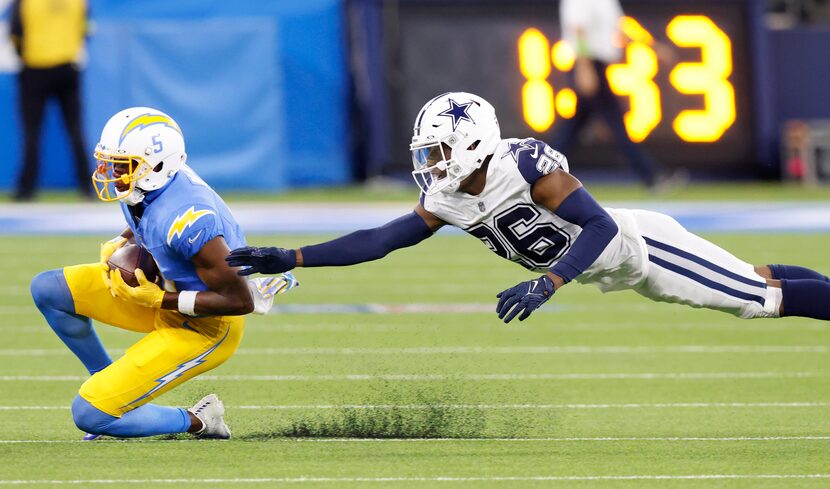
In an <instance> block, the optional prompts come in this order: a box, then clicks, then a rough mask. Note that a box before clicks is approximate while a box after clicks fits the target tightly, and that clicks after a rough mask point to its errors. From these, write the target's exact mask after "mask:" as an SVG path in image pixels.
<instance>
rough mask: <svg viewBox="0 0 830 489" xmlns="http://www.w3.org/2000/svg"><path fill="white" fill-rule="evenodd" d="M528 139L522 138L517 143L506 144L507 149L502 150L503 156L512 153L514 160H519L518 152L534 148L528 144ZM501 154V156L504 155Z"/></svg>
mask: <svg viewBox="0 0 830 489" xmlns="http://www.w3.org/2000/svg"><path fill="white" fill-rule="evenodd" d="M528 141H529V139H522V140H521V141H519V142H518V143H510V144H508V145H507V151H505V152H504V156H507V155H512V156H513V159H514V160H515V161H517V162H518V161H519V153H521V152H522V151H527V150H529V149H535V148H534V147H533V146H531V145H530V144H528ZM504 156H503V157H504Z"/></svg>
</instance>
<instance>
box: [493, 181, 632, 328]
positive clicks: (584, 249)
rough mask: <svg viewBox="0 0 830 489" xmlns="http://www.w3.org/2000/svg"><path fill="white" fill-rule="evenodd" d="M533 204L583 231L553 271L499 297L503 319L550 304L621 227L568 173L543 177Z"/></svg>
mask: <svg viewBox="0 0 830 489" xmlns="http://www.w3.org/2000/svg"><path fill="white" fill-rule="evenodd" d="M531 197H532V198H533V201H534V202H535V203H536V204H538V205H540V206H542V207H544V208H546V209H548V210H549V211H551V212H554V213H555V214H556V215H558V216H559V217H561V218H562V219H565V220H566V221H568V222H572V223H574V224H577V225H578V226H580V227H581V228H582V232H581V233H580V234H579V237H578V238H577V239H576V241H574V243H573V245H571V248H570V249H569V250H568V252H567V253H565V256H563V257H562V258H561V259H560V260H559V261H558V262H557V263H556V264H555V265H554V266H553V267H551V269H550V270H549V271H548V272H547V273H546V274H545V275H542V276H541V277H539V278H537V279H535V280H528V281H526V282H521V283H519V284H517V285H515V286H513V287H511V288H509V289H507V290H504V291H502V292H500V293H499V294H498V295H497V296H496V297H498V298H499V303H498V305H497V306H496V312H497V313H498V315H499V319H503V320H504V322H505V323H509V322H510V321H511V320H512V319H513V318H514V317H516V316H517V315H519V313H521V315H520V316H519V321H523V320H525V319H527V318H528V317H529V316H530V314H531V313H532V312H533V311H535V310H536V309H538V308H539V307H540V306H541V305H542V304H544V303H545V302H547V300H548V299H550V297H551V296H553V294H554V292H556V290H558V289H559V288H560V287H561V286H563V285H565V284H566V283H568V282H570V281H571V280H573V279H574V278H576V277H577V276H578V275H579V274H581V273H582V272H584V271H585V270H586V269H587V268H588V267H590V266H591V265H592V264H593V263H594V262H595V261H596V260H597V258H599V256H600V255H601V254H602V252H603V251H604V250H605V248H606V247H607V246H608V243H610V242H611V240H612V239H613V238H614V236H616V234H617V231H618V228H617V224H616V223H615V222H614V220H613V219H612V218H611V216H610V215H608V213H607V212H606V211H605V209H603V208H602V206H600V205H599V204H598V203H597V201H596V200H594V198H593V197H592V196H591V194H589V193H588V191H587V190H585V189H584V188H583V187H582V184H581V183H580V182H579V180H577V179H576V178H574V177H573V176H571V175H570V174H569V173H568V172H565V171H562V170H555V171H553V172H551V173H550V174H548V175H546V176H544V177H541V178H539V179H538V180H537V181H536V183H534V185H533V190H532V192H531Z"/></svg>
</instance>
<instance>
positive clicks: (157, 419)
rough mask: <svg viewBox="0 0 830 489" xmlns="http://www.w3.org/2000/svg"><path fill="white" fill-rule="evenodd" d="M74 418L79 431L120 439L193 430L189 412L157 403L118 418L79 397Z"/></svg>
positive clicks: (74, 403)
mask: <svg viewBox="0 0 830 489" xmlns="http://www.w3.org/2000/svg"><path fill="white" fill-rule="evenodd" d="M72 416H73V417H74V418H75V424H76V425H77V426H78V428H80V429H82V430H84V431H87V432H89V433H95V434H99V435H109V436H117V437H120V438H137V437H143V436H154V435H166V434H170V433H185V432H187V430H188V429H190V415H189V414H188V413H187V411H185V410H184V409H181V408H173V407H166V406H158V405H156V404H145V405H143V406H139V407H137V408H135V409H133V410H132V411H129V412H127V413H124V415H123V416H121V417H120V418H116V417H115V416H110V415H109V414H107V413H105V412H103V411H101V410H99V409H97V408H96V407H95V406H93V405H92V404H90V403H89V402H88V401H87V400H86V399H84V398H83V397H81V396H76V397H75V400H74V401H73V402H72Z"/></svg>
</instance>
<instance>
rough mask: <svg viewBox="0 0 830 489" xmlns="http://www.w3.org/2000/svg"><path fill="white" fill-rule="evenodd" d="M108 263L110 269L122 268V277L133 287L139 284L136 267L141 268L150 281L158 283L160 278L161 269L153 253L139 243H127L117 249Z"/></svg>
mask: <svg viewBox="0 0 830 489" xmlns="http://www.w3.org/2000/svg"><path fill="white" fill-rule="evenodd" d="M107 265H109V267H110V270H116V269H118V270H121V277H122V278H123V279H124V282H126V283H127V285H129V286H131V287H136V286H138V279H136V278H135V270H136V268H140V269H141V270H142V271H143V272H144V276H146V277H147V280H149V281H150V282H154V283H158V280H159V269H158V267H157V266H156V262H155V260H153V255H151V254H150V253H149V252H148V251H147V250H145V249H144V248H142V247H141V246H138V245H137V244H132V243H127V244H125V245H124V246H122V247H121V248H118V249H117V250H115V253H113V254H112V256H110V258H109V260H107Z"/></svg>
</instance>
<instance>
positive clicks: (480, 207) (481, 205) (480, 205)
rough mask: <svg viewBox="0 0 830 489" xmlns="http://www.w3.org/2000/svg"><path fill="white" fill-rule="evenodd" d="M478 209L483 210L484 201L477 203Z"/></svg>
mask: <svg viewBox="0 0 830 489" xmlns="http://www.w3.org/2000/svg"><path fill="white" fill-rule="evenodd" d="M478 210H480V211H481V212H484V202H479V203H478Z"/></svg>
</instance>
